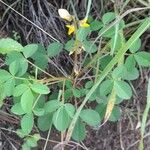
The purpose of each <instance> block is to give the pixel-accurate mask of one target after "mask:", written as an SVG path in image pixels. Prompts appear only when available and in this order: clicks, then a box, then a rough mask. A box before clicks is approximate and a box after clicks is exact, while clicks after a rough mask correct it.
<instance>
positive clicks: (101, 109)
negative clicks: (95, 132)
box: [95, 103, 107, 119]
mask: <svg viewBox="0 0 150 150" xmlns="http://www.w3.org/2000/svg"><path fill="white" fill-rule="evenodd" d="M106 107H107V104H102V103H100V104H99V105H97V106H96V109H95V110H96V111H97V112H98V113H99V115H100V118H101V119H104V116H105V112H106Z"/></svg>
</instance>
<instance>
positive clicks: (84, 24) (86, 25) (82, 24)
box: [79, 19, 90, 28]
mask: <svg viewBox="0 0 150 150" xmlns="http://www.w3.org/2000/svg"><path fill="white" fill-rule="evenodd" d="M79 25H80V27H84V28H87V27H89V26H90V25H89V24H88V23H87V19H83V20H80V21H79Z"/></svg>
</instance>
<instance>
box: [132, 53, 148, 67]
mask: <svg viewBox="0 0 150 150" xmlns="http://www.w3.org/2000/svg"><path fill="white" fill-rule="evenodd" d="M134 58H135V60H136V61H137V63H138V64H139V65H140V66H143V67H149V66H150V53H148V52H137V53H136V54H134Z"/></svg>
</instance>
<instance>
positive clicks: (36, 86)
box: [31, 83, 50, 94]
mask: <svg viewBox="0 0 150 150" xmlns="http://www.w3.org/2000/svg"><path fill="white" fill-rule="evenodd" d="M31 89H32V90H33V91H34V92H35V93H39V94H48V93H49V92H50V90H49V88H48V87H47V86H46V85H44V84H42V83H33V84H32V85H31Z"/></svg>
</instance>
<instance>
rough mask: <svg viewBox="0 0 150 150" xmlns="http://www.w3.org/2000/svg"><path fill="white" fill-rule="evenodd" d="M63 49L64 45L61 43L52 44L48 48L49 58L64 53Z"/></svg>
mask: <svg viewBox="0 0 150 150" xmlns="http://www.w3.org/2000/svg"><path fill="white" fill-rule="evenodd" d="M62 49H63V44H62V43H59V42H54V43H51V44H50V45H49V46H48V48H47V52H48V56H49V57H54V56H57V55H58V54H59V53H60V52H61V51H62Z"/></svg>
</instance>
